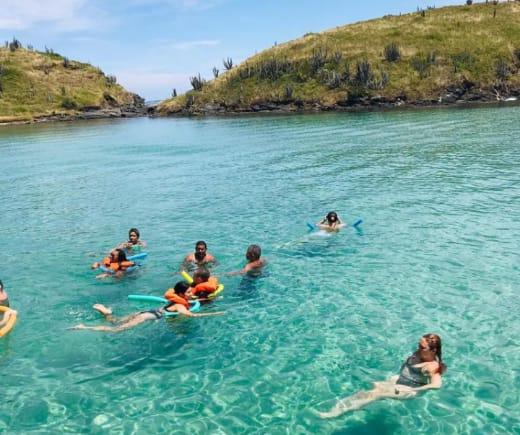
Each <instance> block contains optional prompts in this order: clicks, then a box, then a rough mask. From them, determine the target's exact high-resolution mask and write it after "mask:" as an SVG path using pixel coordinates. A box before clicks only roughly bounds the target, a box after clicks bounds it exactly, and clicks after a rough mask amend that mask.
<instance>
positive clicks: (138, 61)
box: [0, 0, 464, 99]
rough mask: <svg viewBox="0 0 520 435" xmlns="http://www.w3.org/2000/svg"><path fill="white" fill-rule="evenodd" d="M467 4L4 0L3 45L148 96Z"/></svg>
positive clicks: (390, 0)
mask: <svg viewBox="0 0 520 435" xmlns="http://www.w3.org/2000/svg"><path fill="white" fill-rule="evenodd" d="M463 3H464V1H463V0H458V1H454V0H441V1H436V2H433V1H423V0H412V1H410V0H365V1H352V0H2V1H1V6H2V8H1V9H2V11H1V14H0V38H2V39H0V40H10V39H11V38H12V37H13V36H16V38H18V39H19V40H20V41H21V42H22V43H23V44H24V45H27V44H32V45H33V46H34V47H35V48H36V49H39V50H43V49H44V47H45V46H47V47H50V48H52V49H53V50H54V51H56V52H58V53H60V54H62V55H64V56H67V57H69V58H70V59H74V60H79V61H83V62H89V63H92V64H93V65H96V66H99V67H100V68H101V69H102V70H103V71H105V73H107V74H113V75H115V76H116V77H117V78H118V82H119V83H121V84H122V85H123V86H125V87H126V88H127V89H129V90H131V91H133V92H137V93H138V94H140V95H141V96H143V97H145V98H146V99H162V98H166V97H168V96H169V95H170V94H171V92H172V89H173V88H176V89H177V91H178V92H183V91H185V90H187V89H189V88H190V85H189V77H190V76H192V75H196V74H198V73H200V74H201V75H202V76H203V77H206V78H211V77H212V72H211V71H212V69H213V67H214V66H216V67H217V68H219V69H221V70H222V69H223V68H222V59H224V58H227V57H231V58H232V59H233V61H234V62H235V63H237V62H240V61H242V60H244V59H246V58H247V57H249V56H250V55H252V54H254V53H255V52H256V51H261V50H263V49H265V48H268V47H270V46H272V45H273V44H274V43H275V42H278V43H280V42H285V41H288V40H291V39H295V38H298V37H300V36H302V35H303V34H305V33H307V32H319V31H322V30H326V29H329V28H332V27H336V26H339V25H343V24H348V23H353V22H356V21H360V20H366V19H370V18H377V17H380V16H383V15H385V14H398V13H400V12H403V13H405V12H413V11H415V10H416V9H417V7H422V8H426V7H427V6H430V5H431V6H433V5H435V6H436V7H441V6H445V5H450V4H463Z"/></svg>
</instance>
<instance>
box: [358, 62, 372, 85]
mask: <svg viewBox="0 0 520 435" xmlns="http://www.w3.org/2000/svg"><path fill="white" fill-rule="evenodd" d="M354 79H355V81H356V83H358V84H359V85H362V86H369V85H370V83H371V82H372V81H373V80H374V74H373V72H372V67H371V65H370V62H369V61H368V60H366V59H364V60H362V61H358V62H357V64H356V75H355V77H354Z"/></svg>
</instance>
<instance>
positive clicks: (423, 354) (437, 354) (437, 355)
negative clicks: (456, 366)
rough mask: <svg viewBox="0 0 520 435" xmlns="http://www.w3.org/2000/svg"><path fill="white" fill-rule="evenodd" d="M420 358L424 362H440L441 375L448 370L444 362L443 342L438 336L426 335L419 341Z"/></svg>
mask: <svg viewBox="0 0 520 435" xmlns="http://www.w3.org/2000/svg"><path fill="white" fill-rule="evenodd" d="M417 350H418V352H419V356H420V358H421V360H422V361H425V362H427V361H438V362H439V373H442V372H444V371H445V370H446V365H445V364H444V363H443V362H442V341H441V337H440V336H438V335H437V334H424V335H423V336H422V337H421V339H420V340H419V346H418V349H417Z"/></svg>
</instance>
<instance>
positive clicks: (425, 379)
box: [319, 334, 446, 418]
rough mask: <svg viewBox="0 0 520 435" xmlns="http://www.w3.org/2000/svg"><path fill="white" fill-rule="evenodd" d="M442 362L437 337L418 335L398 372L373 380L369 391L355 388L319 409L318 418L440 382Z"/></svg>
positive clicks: (406, 396)
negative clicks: (411, 352) (325, 409)
mask: <svg viewBox="0 0 520 435" xmlns="http://www.w3.org/2000/svg"><path fill="white" fill-rule="evenodd" d="M445 371H446V365H445V364H444V363H443V362H442V343H441V337H439V336H438V335H436V334H425V335H423V336H422V337H421V338H420V339H419V345H418V348H417V350H416V351H415V352H414V353H413V354H412V355H410V356H409V357H408V358H407V359H406V361H405V362H404V363H403V365H402V366H401V371H400V374H399V375H398V376H393V377H391V378H390V379H389V380H386V381H382V382H374V388H373V389H372V390H370V391H359V392H357V393H356V394H353V395H352V396H349V397H346V398H344V399H341V400H340V401H339V402H338V403H337V404H336V405H335V406H334V407H333V408H332V409H331V410H330V411H328V412H320V413H319V415H320V417H322V418H333V417H338V416H340V415H341V414H344V413H345V412H349V411H355V410H358V409H360V408H362V407H364V406H366V405H368V404H369V403H372V402H375V401H376V400H380V399H409V398H411V397H414V396H416V395H417V393H419V392H421V391H425V390H429V389H433V388H440V387H441V385H442V374H443V373H444V372H445Z"/></svg>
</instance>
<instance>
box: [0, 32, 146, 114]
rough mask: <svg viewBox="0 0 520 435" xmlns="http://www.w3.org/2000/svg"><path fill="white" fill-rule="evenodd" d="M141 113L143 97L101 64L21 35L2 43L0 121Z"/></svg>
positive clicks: (0, 52)
mask: <svg viewBox="0 0 520 435" xmlns="http://www.w3.org/2000/svg"><path fill="white" fill-rule="evenodd" d="M143 113H145V107H144V100H143V99H142V98H141V97H140V96H139V95H136V94H133V93H131V92H128V91H126V90H125V89H124V88H123V87H122V86H120V85H118V84H117V80H116V78H115V77H114V76H110V75H105V74H104V73H103V71H101V70H100V69H99V68H96V67H94V66H92V65H89V64H87V63H81V62H76V61H74V60H70V59H68V58H67V57H64V56H61V55H59V54H57V53H54V52H53V51H52V50H50V49H46V51H45V52H40V51H36V50H34V49H33V48H32V47H31V46H30V45H29V46H27V47H23V46H22V44H21V43H20V42H19V41H18V40H17V39H13V40H12V41H10V42H6V43H5V46H4V47H1V48H0V123H5V122H32V121H44V120H67V119H83V118H87V119H91V118H105V117H120V116H135V115H138V114H143Z"/></svg>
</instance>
